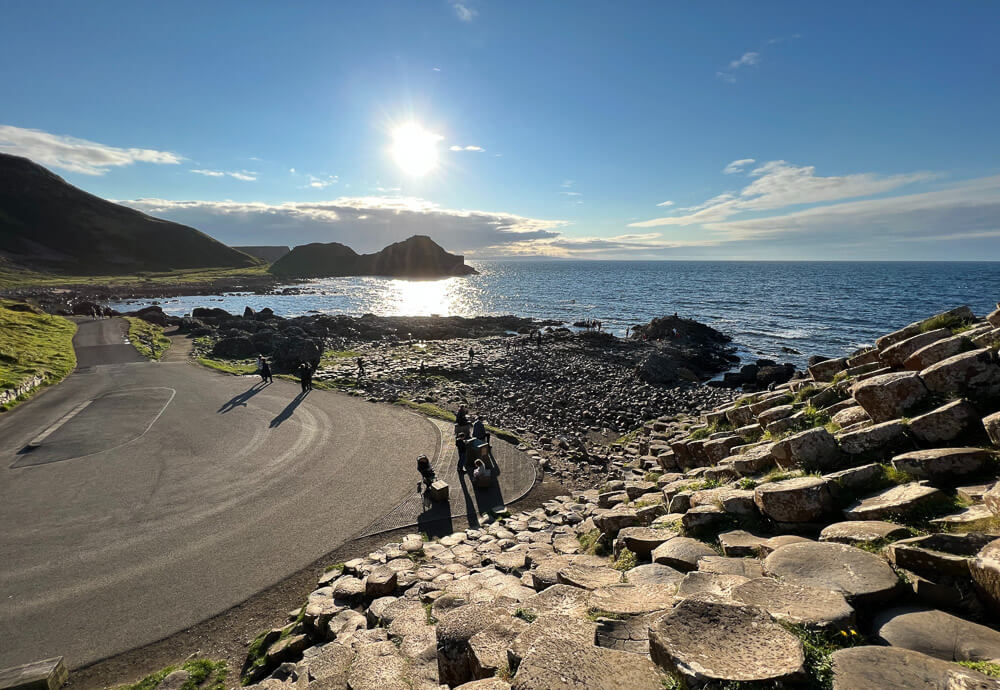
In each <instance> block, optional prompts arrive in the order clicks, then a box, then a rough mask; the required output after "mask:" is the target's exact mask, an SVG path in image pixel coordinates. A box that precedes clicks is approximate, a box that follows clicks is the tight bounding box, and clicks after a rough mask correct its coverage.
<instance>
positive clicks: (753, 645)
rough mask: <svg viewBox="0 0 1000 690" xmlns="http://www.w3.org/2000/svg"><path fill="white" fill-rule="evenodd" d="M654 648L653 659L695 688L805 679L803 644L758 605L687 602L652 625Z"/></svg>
mask: <svg viewBox="0 0 1000 690" xmlns="http://www.w3.org/2000/svg"><path fill="white" fill-rule="evenodd" d="M649 644H650V650H649V651H650V656H651V657H652V658H653V661H655V662H656V663H657V664H659V665H660V667H662V668H663V669H665V670H667V671H668V672H671V673H677V674H678V675H679V676H681V678H683V679H684V681H685V682H686V683H688V685H693V686H695V687H700V686H702V685H705V684H709V683H715V684H719V685H722V684H724V683H727V682H731V681H737V682H741V681H742V682H762V683H763V682H769V683H781V682H794V681H798V680H802V679H804V675H805V653H804V651H803V648H802V643H801V642H800V641H799V639H798V638H797V637H796V636H795V635H793V634H791V633H790V632H788V631H787V630H786V629H785V628H783V627H782V626H781V625H780V624H778V623H776V622H775V621H774V619H773V618H771V616H770V615H769V614H767V613H766V612H765V611H763V610H762V609H760V608H757V607H754V606H745V605H735V604H729V603H722V602H716V601H705V600H698V599H686V600H684V601H682V602H681V603H679V604H678V605H677V606H676V607H675V608H674V609H673V610H672V611H670V612H669V613H668V614H666V615H665V616H662V617H661V618H659V619H658V620H657V621H656V622H655V623H654V624H653V625H651V626H650V629H649ZM621 687H627V686H624V685H623V686H621Z"/></svg>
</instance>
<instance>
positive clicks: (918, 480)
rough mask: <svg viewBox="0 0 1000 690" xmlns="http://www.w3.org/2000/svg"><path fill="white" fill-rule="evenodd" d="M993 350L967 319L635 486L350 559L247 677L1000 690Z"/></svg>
mask: <svg viewBox="0 0 1000 690" xmlns="http://www.w3.org/2000/svg"><path fill="white" fill-rule="evenodd" d="M543 346H544V344H543ZM998 346H1000V309H998V310H997V311H995V312H993V313H992V314H990V315H989V316H988V317H987V319H980V318H976V317H975V316H973V315H972V314H971V312H969V311H968V309H956V310H952V311H951V312H946V313H944V314H940V315H937V316H934V317H931V318H929V319H926V320H924V321H922V322H917V323H914V324H911V325H909V326H906V327H904V328H902V329H900V330H898V331H895V332H892V333H889V334H887V335H886V336H884V337H882V338H879V339H878V341H877V342H876V343H875V344H874V345H873V346H872V347H870V348H865V349H864V350H863V351H860V352H858V353H855V354H853V355H852V356H850V357H844V358H838V359H821V360H815V361H814V363H813V365H812V366H810V368H809V371H808V372H806V373H805V374H802V375H799V376H797V377H795V378H793V379H791V380H790V381H787V382H785V383H781V384H776V385H773V386H771V387H770V388H771V389H770V390H767V389H765V390H762V391H758V392H756V393H753V394H743V395H740V396H739V397H737V398H736V399H735V400H727V401H726V402H725V403H721V404H718V405H717V406H716V407H715V408H714V409H711V410H707V411H705V412H704V413H703V414H701V415H698V416H684V415H681V416H677V415H673V414H670V415H666V414H665V415H661V416H660V417H658V418H656V419H653V420H650V421H647V422H646V423H644V424H642V425H641V426H640V427H639V429H638V430H637V431H636V432H634V433H632V434H630V435H629V436H627V437H625V438H623V439H619V440H618V441H617V442H616V443H613V444H611V445H610V446H609V448H611V449H613V450H614V451H615V452H616V459H615V461H614V463H613V464H614V467H615V468H617V471H618V472H617V473H618V477H617V478H612V479H607V480H605V481H602V482H600V483H595V484H594V485H592V486H590V487H587V488H586V489H583V490H578V491H573V492H570V493H568V494H567V495H564V496H559V497H557V498H555V499H553V500H551V501H548V502H546V503H545V504H544V506H543V507H541V508H538V509H536V510H532V511H527V512H521V513H510V512H508V511H499V512H496V513H495V514H490V515H484V516H481V520H480V524H479V526H478V527H476V528H474V529H467V530H465V531H460V532H456V533H454V534H451V535H448V536H446V537H443V538H440V539H437V540H433V541H428V540H426V539H425V538H423V537H422V536H421V535H420V534H410V535H408V536H405V537H404V538H402V539H401V540H400V541H399V542H393V543H388V544H385V545H384V546H383V547H382V548H381V549H377V550H375V551H372V552H371V553H368V554H366V555H360V556H359V557H357V558H355V559H353V560H349V561H347V562H345V563H340V564H334V565H331V567H330V568H328V569H327V571H326V572H325V573H324V574H323V575H322V576H321V577H320V579H319V581H318V583H317V585H316V588H315V590H314V591H312V592H311V593H310V594H308V596H307V597H306V598H305V601H304V603H303V605H302V606H301V608H298V609H296V610H294V611H292V612H290V613H289V619H288V623H287V624H286V625H284V626H282V627H279V628H275V629H272V630H270V631H266V632H263V633H261V635H260V636H259V637H258V638H257V639H255V640H254V641H253V642H252V643H251V644H250V645H249V651H248V655H247V658H246V662H245V664H244V668H243V679H244V682H245V683H248V684H250V685H251V686H252V687H261V688H266V689H267V690H285V689H286V688H287V690H293V688H304V687H308V688H316V689H317V690H318V689H319V688H352V689H360V688H397V687H398V688H435V689H440V688H445V687H450V688H469V689H472V688H476V689H482V688H491V689H496V690H507V689H509V688H516V689H518V690H528V689H542V688H545V689H550V688H579V687H586V688H609V689H610V688H618V687H632V688H650V690H654V689H656V690H662V689H663V688H678V689H679V688H735V687H754V688H799V687H802V688H816V687H819V688H836V689H838V690H848V689H852V690H853V689H855V688H876V687H877V688H882V687H886V688H887V687H900V688H938V687H941V688H943V687H963V688H984V689H985V688H995V687H1000V680H998V679H997V676H998V674H1000V665H998V664H997V663H996V661H997V659H998V658H1000V631H998V630H997V629H996V627H995V624H996V620H997V615H998V613H1000V484H998V483H997V479H998V476H1000V469H998V461H997V458H998V448H1000V362H998V359H997V347H998ZM556 447H558V446H556ZM562 451H563V452H564V453H565V454H567V456H569V455H571V454H572V453H573V452H574V450H573V449H572V448H569V449H562ZM536 455H538V454H536ZM539 457H541V455H539Z"/></svg>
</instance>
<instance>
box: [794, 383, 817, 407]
mask: <svg viewBox="0 0 1000 690" xmlns="http://www.w3.org/2000/svg"><path fill="white" fill-rule="evenodd" d="M816 393H819V388H817V387H816V386H803V387H802V388H800V389H799V390H798V391H797V392H796V393H795V395H794V396H792V402H797V403H800V402H805V400H806V398H811V397H812V396H813V395H814V394H816Z"/></svg>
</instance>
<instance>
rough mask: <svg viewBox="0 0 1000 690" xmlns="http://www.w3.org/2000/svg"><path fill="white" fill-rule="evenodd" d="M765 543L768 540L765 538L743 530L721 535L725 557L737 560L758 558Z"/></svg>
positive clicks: (720, 540) (720, 543)
mask: <svg viewBox="0 0 1000 690" xmlns="http://www.w3.org/2000/svg"><path fill="white" fill-rule="evenodd" d="M765 541H767V540H766V539H765V538H764V537H758V536H756V535H754V534H750V533H749V532H746V531H744V530H741V529H737V530H731V531H729V532H722V533H721V534H719V546H721V547H722V553H723V555H725V556H729V557H735V558H745V557H747V556H756V555H757V554H758V553H759V552H760V546H761V544H762V543H764V542H765Z"/></svg>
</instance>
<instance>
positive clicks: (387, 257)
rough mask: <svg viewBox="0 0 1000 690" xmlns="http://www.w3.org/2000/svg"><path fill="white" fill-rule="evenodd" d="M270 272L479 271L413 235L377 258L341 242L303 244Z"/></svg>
mask: <svg viewBox="0 0 1000 690" xmlns="http://www.w3.org/2000/svg"><path fill="white" fill-rule="evenodd" d="M268 271H269V272H270V273H272V274H274V275H276V276H281V277H283V278H331V277H340V276H389V277H397V278H443V277H447V276H465V275H471V274H473V273H475V272H476V269H474V268H472V267H471V266H466V265H465V258H464V257H462V256H459V255H457V254H449V253H448V252H446V251H445V250H444V249H443V248H442V247H441V246H440V245H439V244H437V243H436V242H435V241H434V240H432V239H431V238H430V237H427V236H426V235H413V236H412V237H410V238H408V239H405V240H403V241H402V242H395V243H393V244H390V245H389V246H388V247H385V248H384V249H381V250H379V251H377V252H375V253H374V254H358V253H357V252H356V251H354V250H353V249H351V248H350V247H348V246H347V245H344V244H340V243H339V242H328V243H321V242H314V243H312V244H303V245H299V246H298V247H295V248H294V249H293V250H292V251H290V252H288V253H287V254H285V255H283V256H281V257H280V258H278V259H277V260H276V261H275V262H274V263H273V264H271V267H270V268H269V269H268Z"/></svg>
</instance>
